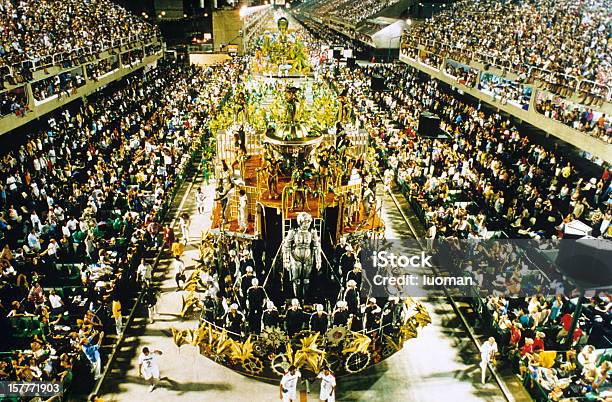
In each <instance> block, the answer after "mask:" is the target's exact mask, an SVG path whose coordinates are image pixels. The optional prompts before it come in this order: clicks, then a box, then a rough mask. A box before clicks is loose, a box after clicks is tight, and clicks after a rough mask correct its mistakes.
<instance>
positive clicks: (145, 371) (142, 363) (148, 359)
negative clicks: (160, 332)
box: [138, 346, 162, 392]
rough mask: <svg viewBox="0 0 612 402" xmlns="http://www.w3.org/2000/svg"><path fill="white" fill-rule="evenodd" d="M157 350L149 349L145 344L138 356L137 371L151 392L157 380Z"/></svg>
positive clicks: (159, 353)
mask: <svg viewBox="0 0 612 402" xmlns="http://www.w3.org/2000/svg"><path fill="white" fill-rule="evenodd" d="M161 355H162V352H161V351H159V350H154V351H152V352H151V351H149V348H147V347H146V346H145V347H144V348H142V353H141V354H140V356H138V371H139V372H140V375H141V376H142V378H144V379H145V381H147V382H148V383H149V384H150V385H151V387H150V388H149V392H152V391H153V390H154V389H155V386H156V385H157V382H158V381H159V366H158V364H157V356H161Z"/></svg>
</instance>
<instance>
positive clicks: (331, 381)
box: [317, 366, 336, 402]
mask: <svg viewBox="0 0 612 402" xmlns="http://www.w3.org/2000/svg"><path fill="white" fill-rule="evenodd" d="M317 378H318V379H320V380H321V392H320V393H319V399H320V400H321V401H325V402H335V401H336V377H335V376H334V374H333V373H332V372H331V371H330V369H329V367H327V366H323V369H322V370H321V372H320V373H319V375H318V376H317Z"/></svg>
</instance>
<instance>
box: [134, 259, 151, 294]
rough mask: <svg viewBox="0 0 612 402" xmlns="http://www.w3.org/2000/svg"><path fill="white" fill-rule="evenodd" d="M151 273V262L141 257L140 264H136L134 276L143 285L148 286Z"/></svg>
mask: <svg viewBox="0 0 612 402" xmlns="http://www.w3.org/2000/svg"><path fill="white" fill-rule="evenodd" d="M152 273H153V268H151V264H149V263H147V262H146V260H145V259H144V258H143V259H141V260H140V265H138V268H137V270H136V277H137V278H138V281H139V282H140V283H142V285H143V287H149V286H150V285H151V279H152V275H153V274H152Z"/></svg>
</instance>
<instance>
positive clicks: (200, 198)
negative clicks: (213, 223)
mask: <svg viewBox="0 0 612 402" xmlns="http://www.w3.org/2000/svg"><path fill="white" fill-rule="evenodd" d="M195 198H196V206H197V207H198V213H199V214H200V215H202V214H204V205H205V203H206V196H205V195H204V193H203V192H202V190H200V189H198V192H197V193H196V196H195Z"/></svg>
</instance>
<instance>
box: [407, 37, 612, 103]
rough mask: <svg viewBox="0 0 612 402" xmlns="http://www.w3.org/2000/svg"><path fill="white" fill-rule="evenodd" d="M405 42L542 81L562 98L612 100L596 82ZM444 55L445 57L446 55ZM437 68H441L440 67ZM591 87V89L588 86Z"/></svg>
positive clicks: (426, 42) (453, 48)
mask: <svg viewBox="0 0 612 402" xmlns="http://www.w3.org/2000/svg"><path fill="white" fill-rule="evenodd" d="M406 39H407V38H406V37H404V40H402V44H401V46H402V47H409V48H410V47H412V48H418V47H419V46H421V47H423V48H424V50H426V51H428V52H432V53H437V54H438V55H439V56H441V57H442V58H444V57H450V58H452V59H460V60H457V61H474V62H478V63H482V64H485V65H488V66H492V67H496V68H499V69H501V70H508V71H510V72H513V73H515V74H517V75H521V73H522V74H525V75H526V79H527V80H531V81H539V82H540V84H543V85H548V86H550V87H551V88H549V89H550V90H554V91H555V92H558V93H557V94H558V95H561V96H565V97H570V96H573V95H578V94H584V95H586V96H589V95H591V96H595V97H599V98H602V99H604V100H606V101H608V102H610V101H612V88H611V87H610V86H609V85H606V84H603V83H599V82H594V81H591V80H588V79H585V78H580V77H576V76H573V75H569V74H565V73H562V72H558V71H549V70H546V69H543V68H540V67H537V66H534V65H529V64H526V63H522V62H517V61H510V60H508V59H506V58H500V57H499V56H497V55H494V54H488V53H485V52H472V51H468V50H466V49H464V48H463V47H462V46H461V45H456V44H449V43H446V42H441V41H436V40H433V39H425V38H415V37H411V38H410V41H409V43H407V42H406ZM443 52H445V53H446V54H443ZM436 68H439V66H437V67H436ZM589 85H590V88H589V87H588V86H589ZM553 87H554V88H553Z"/></svg>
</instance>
